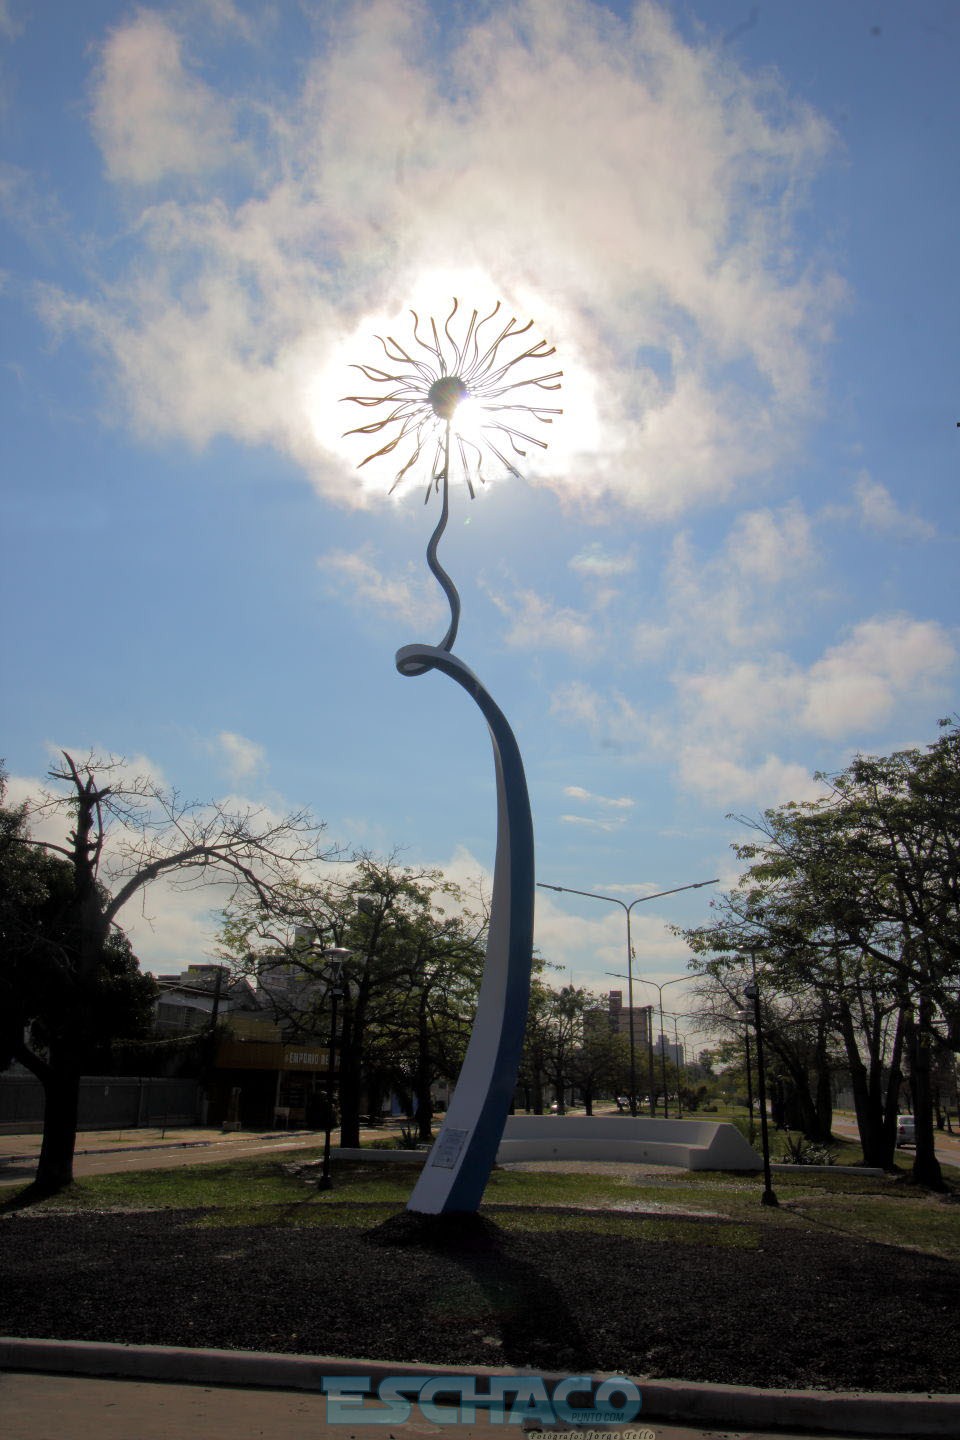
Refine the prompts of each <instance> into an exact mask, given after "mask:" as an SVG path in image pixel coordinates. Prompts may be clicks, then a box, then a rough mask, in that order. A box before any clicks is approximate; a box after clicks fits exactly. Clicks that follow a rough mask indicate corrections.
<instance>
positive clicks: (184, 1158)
mask: <svg viewBox="0 0 960 1440" xmlns="http://www.w3.org/2000/svg"><path fill="white" fill-rule="evenodd" d="M322 1145H323V1136H322V1134H321V1135H318V1134H317V1133H316V1131H313V1130H310V1131H306V1132H304V1133H302V1134H301V1133H299V1132H297V1133H290V1134H288V1133H286V1132H285V1131H282V1130H281V1131H272V1132H266V1133H263V1134H261V1133H259V1132H251V1133H243V1132H241V1133H238V1134H228V1135H224V1134H222V1133H221V1132H220V1131H218V1130H178V1131H176V1132H172V1133H170V1132H168V1133H166V1134H163V1133H162V1132H160V1131H148V1130H137V1131H129V1130H128V1131H123V1132H119V1133H118V1132H117V1131H116V1130H103V1131H93V1132H88V1133H85V1134H83V1135H81V1137H80V1139H79V1142H78V1144H77V1152H76V1156H75V1158H74V1165H73V1173H74V1175H75V1176H76V1178H77V1179H78V1180H79V1179H81V1178H82V1177H83V1176H84V1175H114V1174H118V1173H119V1172H122V1171H124V1170H172V1169H174V1168H175V1167H176V1166H179V1165H209V1164H214V1163H216V1164H223V1163H225V1162H226V1161H229V1160H242V1159H244V1158H245V1157H249V1156H251V1155H259V1154H263V1153H264V1152H267V1151H269V1152H270V1153H281V1152H283V1151H285V1150H317V1149H320V1147H321V1146H322ZM39 1153H40V1136H39V1135H3V1136H0V1185H24V1184H26V1183H27V1182H28V1181H29V1180H32V1179H33V1175H34V1172H35V1171H36V1167H37V1156H38V1155H39Z"/></svg>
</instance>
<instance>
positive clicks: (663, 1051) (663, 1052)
mask: <svg viewBox="0 0 960 1440" xmlns="http://www.w3.org/2000/svg"><path fill="white" fill-rule="evenodd" d="M706 883H707V884H708V885H710V884H712V883H714V882H712V881H710V880H708V881H707V882H706ZM689 979H690V976H689V975H675V976H674V978H673V979H672V980H664V982H663V984H662V985H658V984H657V982H656V980H641V981H640V984H641V985H652V986H653V988H654V990H656V992H657V995H658V996H659V998H660V1075H661V1077H662V1079H663V1118H664V1119H665V1120H669V1119H670V1101H669V1097H668V1095H667V1037H666V1035H665V1034H664V1032H663V992H664V990H666V988H667V986H668V985H679V984H680V981H681V980H689ZM651 1098H652V1097H651ZM652 1113H653V1111H652V1108H651V1114H652Z"/></svg>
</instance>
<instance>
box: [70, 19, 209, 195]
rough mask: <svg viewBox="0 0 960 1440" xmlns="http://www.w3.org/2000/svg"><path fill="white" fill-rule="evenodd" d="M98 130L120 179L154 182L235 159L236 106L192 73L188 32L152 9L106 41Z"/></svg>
mask: <svg viewBox="0 0 960 1440" xmlns="http://www.w3.org/2000/svg"><path fill="white" fill-rule="evenodd" d="M93 128H94V132H95V134H96V137H97V140H98V142H99V144H100V148H101V150H102V151H103V156H104V159H105V160H106V163H107V170H108V172H109V175H110V177H111V179H113V180H122V181H131V182H133V183H134V184H137V185H151V184H154V183H155V182H156V181H158V180H162V179H164V178H166V177H168V176H171V175H190V176H196V175H200V174H201V173H203V172H204V171H207V170H211V169H216V168H218V167H219V166H221V165H222V164H224V163H225V162H226V161H227V160H229V159H231V158H235V152H234V147H233V146H232V144H231V130H232V120H231V113H230V106H229V105H228V104H227V102H226V101H224V100H223V99H221V98H220V97H219V96H218V95H217V94H216V93H215V92H214V91H213V90H211V89H210V88H209V87H208V86H206V85H205V84H204V83H203V81H202V80H200V79H199V78H198V77H197V76H196V75H191V74H189V72H188V71H187V70H186V68H185V67H184V64H183V60H182V57H181V40H180V37H179V36H178V35H177V34H176V33H175V31H173V30H172V29H171V28H170V26H169V25H167V24H166V22H165V21H164V20H163V19H162V18H161V17H160V16H159V15H158V14H156V13H155V12H154V11H150V10H141V11H139V12H138V13H137V15H136V16H135V17H134V18H133V19H132V20H130V21H128V22H127V23H126V24H124V25H121V26H119V27H118V28H117V29H116V30H114V31H113V32H112V33H111V35H110V36H109V38H108V40H107V41H106V43H105V45H104V47H103V51H102V54H101V60H100V70H99V73H98V76H97V81H96V86H95V92H94V103H93Z"/></svg>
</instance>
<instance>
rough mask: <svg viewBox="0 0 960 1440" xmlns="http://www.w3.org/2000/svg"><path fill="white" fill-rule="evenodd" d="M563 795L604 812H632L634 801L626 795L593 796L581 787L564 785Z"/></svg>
mask: <svg viewBox="0 0 960 1440" xmlns="http://www.w3.org/2000/svg"><path fill="white" fill-rule="evenodd" d="M563 793H564V795H568V796H569V797H570V799H571V800H583V801H586V802H588V803H590V804H592V805H599V806H600V807H601V808H602V809H604V810H632V809H633V807H634V805H635V804H636V801H634V800H631V799H630V798H629V796H627V795H620V796H616V797H613V796H610V795H594V794H593V792H592V791H590V790H584V788H583V786H582V785H565V786H564V788H563Z"/></svg>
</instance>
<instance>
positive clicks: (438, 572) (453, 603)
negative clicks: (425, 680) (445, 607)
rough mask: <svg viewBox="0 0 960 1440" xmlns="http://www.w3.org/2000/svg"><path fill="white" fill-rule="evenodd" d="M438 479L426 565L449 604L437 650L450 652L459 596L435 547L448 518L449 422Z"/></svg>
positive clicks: (454, 635)
mask: <svg viewBox="0 0 960 1440" xmlns="http://www.w3.org/2000/svg"><path fill="white" fill-rule="evenodd" d="M440 479H441V480H442V481H443V492H442V499H441V505H440V519H439V521H438V523H437V528H436V529H435V530H434V532H433V534H432V535H431V536H430V543H429V545H428V546H427V564H428V565H429V566H430V569H431V570H432V571H433V574H434V575H435V576H436V579H437V581H438V583H439V585H440V588H441V589H442V590H443V593H444V594H445V595H446V597H447V600H448V601H449V604H450V628H449V629H448V631H447V633H446V635H444V637H443V639H442V640H441V641H440V644H439V646H438V647H437V648H438V649H439V650H452V649H453V645H454V641H455V640H456V638H457V630H458V629H459V626H460V596H459V595H458V594H457V587H456V586H455V585H454V583H453V581H452V580H451V579H450V576H449V575H448V574H447V572H446V570H444V568H443V566H442V565H441V564H440V562H439V560H438V559H437V547H438V546H439V544H440V538H441V536H442V535H443V532H444V530H446V528H447V520H448V519H449V517H450V421H449V420H448V421H447V426H446V435H445V436H444V446H443V471H442V474H441V476H440Z"/></svg>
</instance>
